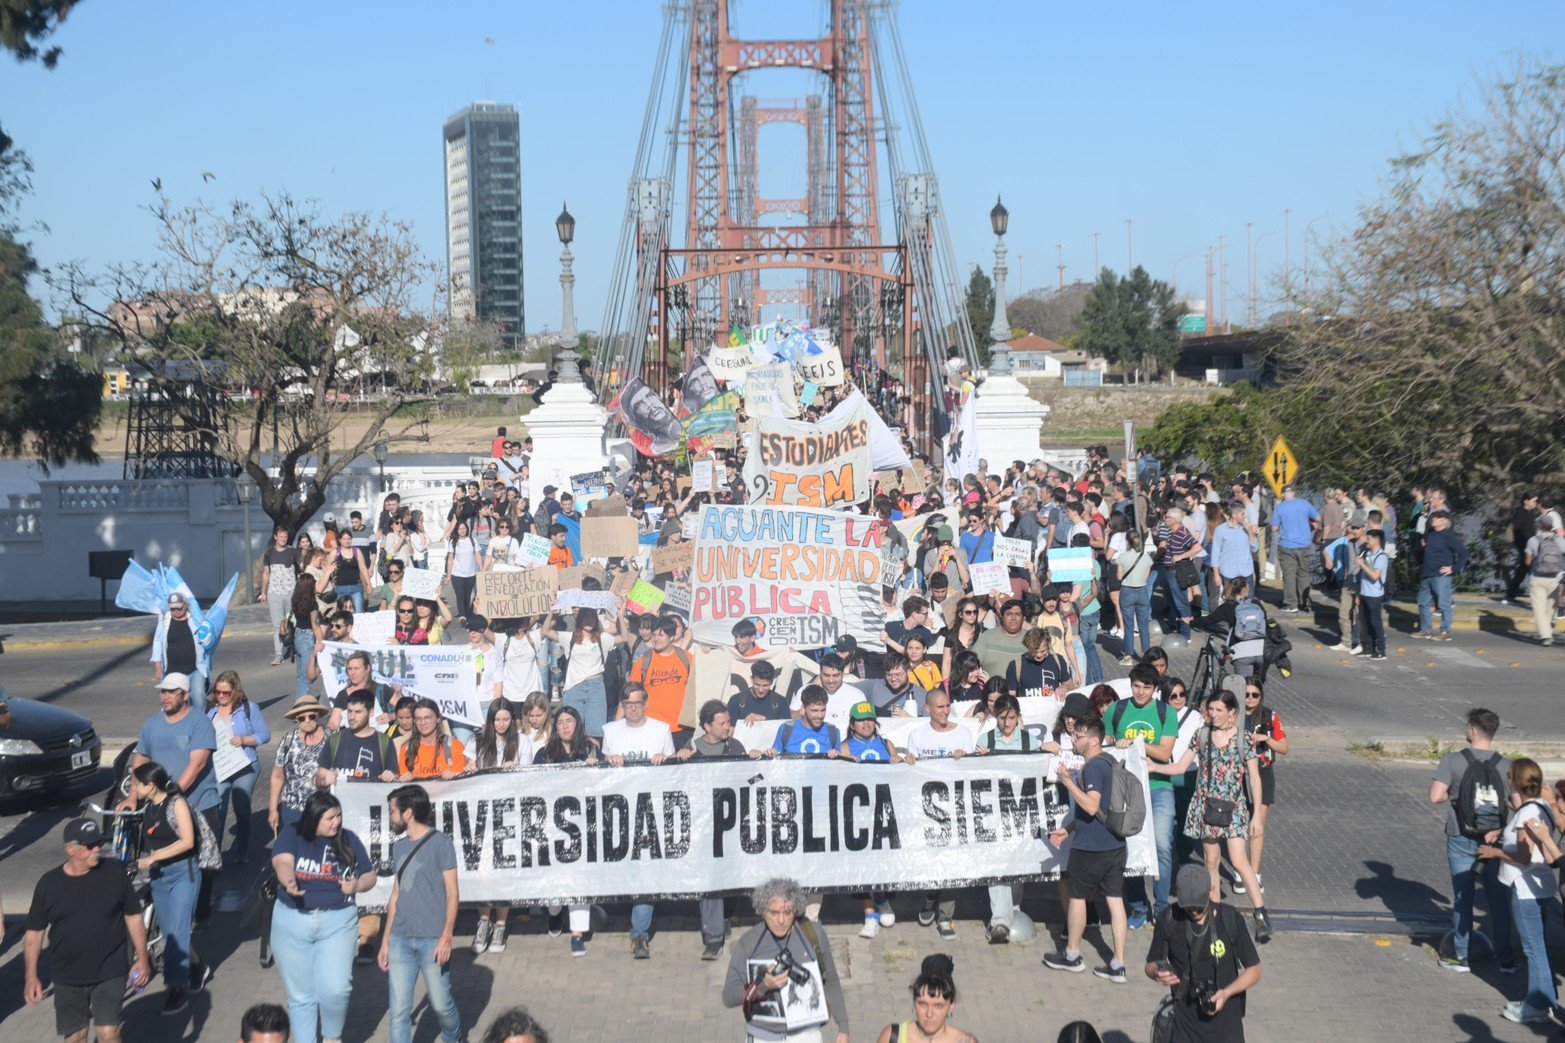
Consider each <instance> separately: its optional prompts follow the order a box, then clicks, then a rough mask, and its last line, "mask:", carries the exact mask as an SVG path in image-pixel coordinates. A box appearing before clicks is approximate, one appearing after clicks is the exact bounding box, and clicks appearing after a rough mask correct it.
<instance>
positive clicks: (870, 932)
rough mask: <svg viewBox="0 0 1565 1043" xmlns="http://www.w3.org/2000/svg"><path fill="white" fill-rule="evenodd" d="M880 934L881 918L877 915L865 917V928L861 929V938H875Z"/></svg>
mask: <svg viewBox="0 0 1565 1043" xmlns="http://www.w3.org/2000/svg"><path fill="white" fill-rule="evenodd" d="M879 933H880V918H879V917H877V916H876V915H875V914H873V913H871V914H870V915H868V916H866V917H864V926H863V927H860V928H859V937H860V938H873V937H875V935H877V934H879Z"/></svg>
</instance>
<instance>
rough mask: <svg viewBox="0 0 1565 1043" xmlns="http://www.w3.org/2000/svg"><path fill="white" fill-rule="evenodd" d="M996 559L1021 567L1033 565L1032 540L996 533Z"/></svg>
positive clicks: (1005, 563) (1002, 562) (1004, 563)
mask: <svg viewBox="0 0 1565 1043" xmlns="http://www.w3.org/2000/svg"><path fill="white" fill-rule="evenodd" d="M994 560H995V561H998V562H1000V563H1001V564H1003V565H1014V566H1015V567H1017V568H1019V569H1025V568H1030V567H1031V566H1032V542H1031V541H1030V540H1018V539H1014V538H1013V537H1010V536H1001V535H1000V534H999V533H995V537H994Z"/></svg>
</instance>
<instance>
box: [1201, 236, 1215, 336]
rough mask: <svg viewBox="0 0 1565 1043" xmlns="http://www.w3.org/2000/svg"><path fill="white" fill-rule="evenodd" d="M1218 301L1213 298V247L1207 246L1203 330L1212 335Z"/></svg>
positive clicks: (1207, 334)
mask: <svg viewBox="0 0 1565 1043" xmlns="http://www.w3.org/2000/svg"><path fill="white" fill-rule="evenodd" d="M1216 306H1217V305H1216V302H1215V301H1213V300H1212V248H1211V247H1210V246H1208V247H1207V248H1206V326H1205V328H1204V329H1203V330H1202V332H1203V333H1204V334H1205V335H1206V336H1208V337H1210V336H1211V335H1212V312H1213V310H1214V309H1215V308H1216Z"/></svg>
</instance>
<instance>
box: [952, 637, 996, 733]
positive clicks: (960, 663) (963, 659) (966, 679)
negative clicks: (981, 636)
mask: <svg viewBox="0 0 1565 1043" xmlns="http://www.w3.org/2000/svg"><path fill="white" fill-rule="evenodd" d="M988 680H989V675H988V674H987V673H985V672H984V667H983V663H982V662H980V661H979V659H978V653H977V652H972V651H969V650H967V649H963V650H962V651H960V652H958V653H957V654H956V656H955V657H954V658H953V659H952V660H951V673H950V675H949V676H947V678H946V682H947V683H946V694H947V695H949V696H950V697H951V701H952V702H953V703H957V702H972V703H973V705H972V706H971V707H969V709H968V716H969V717H973V716H976V715H977V714H976V711H977V710H979V709H981V708H982V707H983V701H984V698H983V697H984V683H985V682H986V681H988Z"/></svg>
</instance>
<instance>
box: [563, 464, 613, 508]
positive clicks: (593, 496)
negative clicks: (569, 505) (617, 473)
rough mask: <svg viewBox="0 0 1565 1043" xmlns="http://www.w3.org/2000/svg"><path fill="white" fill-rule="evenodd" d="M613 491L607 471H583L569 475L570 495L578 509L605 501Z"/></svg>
mask: <svg viewBox="0 0 1565 1043" xmlns="http://www.w3.org/2000/svg"><path fill="white" fill-rule="evenodd" d="M613 491H614V479H613V478H612V477H610V475H609V473H608V472H607V471H583V472H582V473H581V474H573V475H571V495H572V496H574V497H575V498H576V505H577V506H578V507H580V506H581V505H582V504H585V503H591V502H592V501H594V500H602V499H605V498H606V497H607V496H608V495H609V494H610V493H612V492H613Z"/></svg>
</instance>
